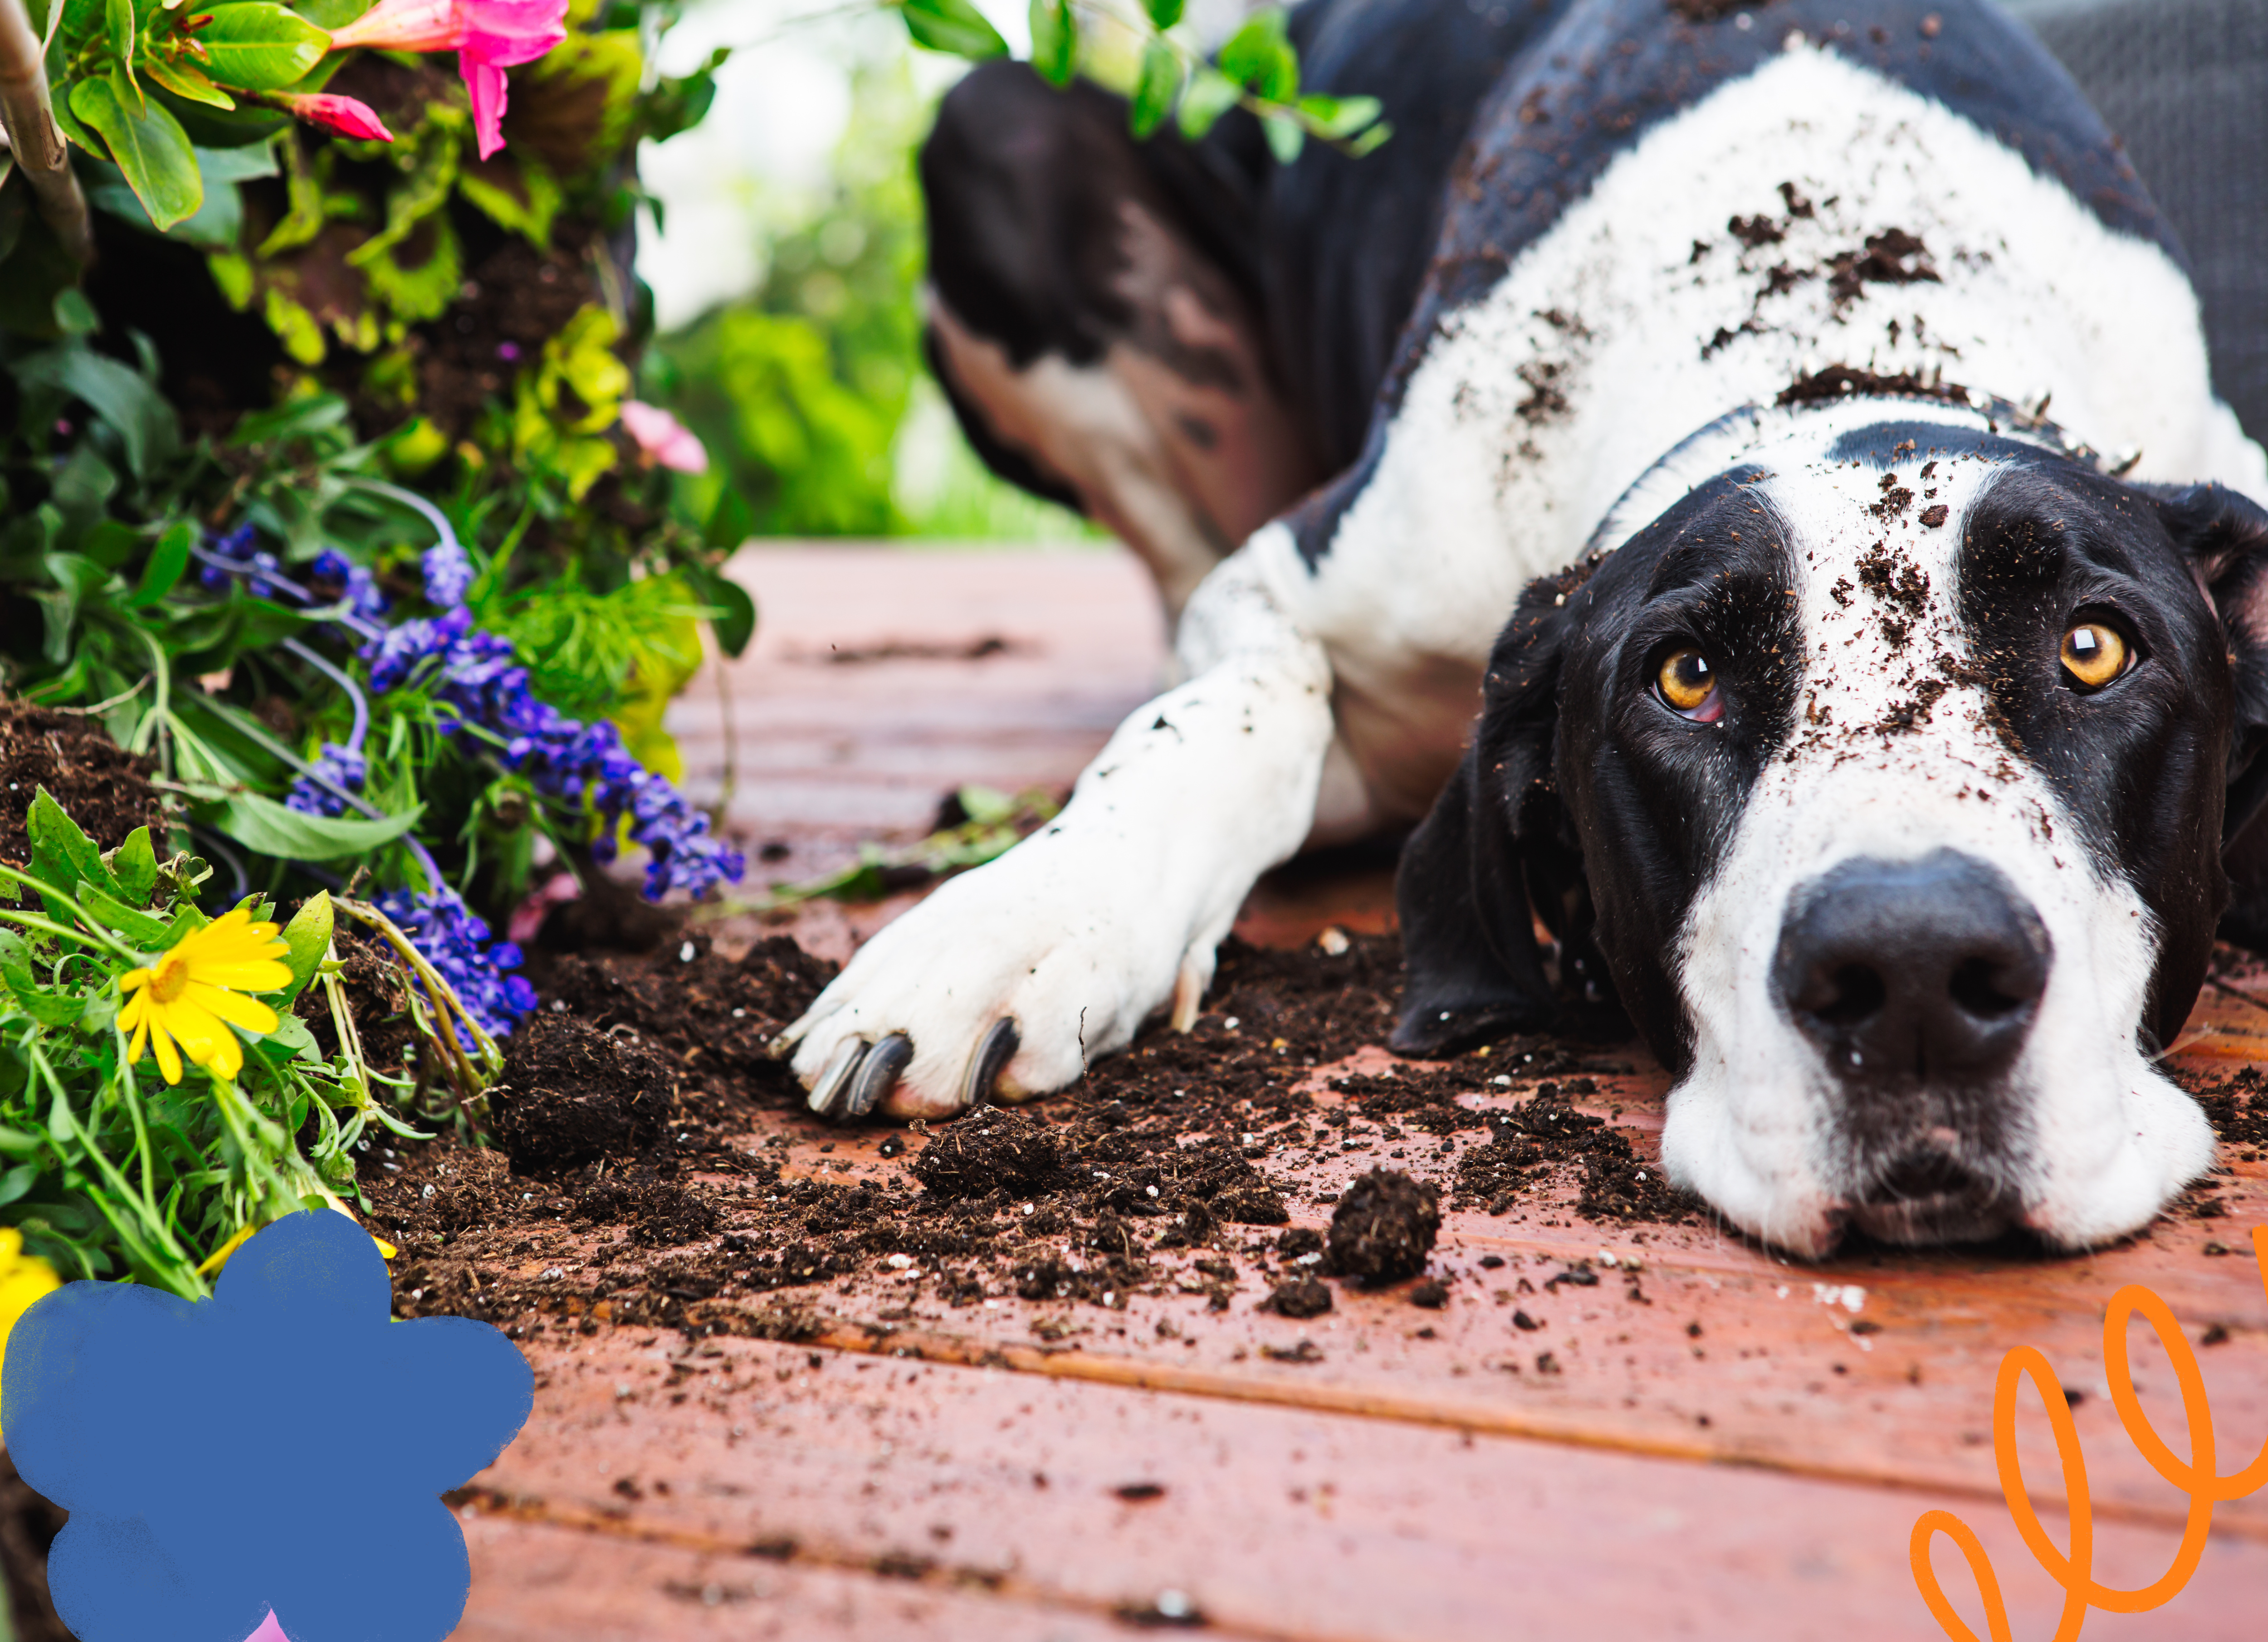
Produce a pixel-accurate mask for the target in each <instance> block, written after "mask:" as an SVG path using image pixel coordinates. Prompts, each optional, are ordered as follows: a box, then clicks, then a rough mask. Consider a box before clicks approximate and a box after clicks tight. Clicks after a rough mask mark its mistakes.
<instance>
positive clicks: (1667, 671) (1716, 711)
mask: <svg viewBox="0 0 2268 1642" xmlns="http://www.w3.org/2000/svg"><path fill="white" fill-rule="evenodd" d="M1653 682H1654V688H1655V689H1657V690H1659V691H1660V692H1661V699H1662V700H1663V701H1664V702H1666V703H1667V704H1668V706H1669V707H1671V708H1673V709H1674V710H1675V711H1676V712H1679V713H1683V715H1685V716H1686V717H1688V718H1690V719H1692V720H1694V721H1695V722H1698V723H1703V724H1710V723H1714V722H1716V721H1717V720H1718V719H1719V717H1721V716H1722V715H1723V714H1724V711H1725V703H1724V699H1723V698H1722V697H1721V696H1719V694H1718V693H1717V671H1716V669H1715V668H1713V667H1712V666H1710V665H1709V658H1708V657H1707V656H1704V655H1703V654H1701V652H1700V651H1698V650H1694V649H1682V650H1672V651H1670V653H1669V654H1668V655H1667V656H1663V657H1662V658H1661V671H1660V672H1658V673H1656V674H1655V675H1654V681H1653Z"/></svg>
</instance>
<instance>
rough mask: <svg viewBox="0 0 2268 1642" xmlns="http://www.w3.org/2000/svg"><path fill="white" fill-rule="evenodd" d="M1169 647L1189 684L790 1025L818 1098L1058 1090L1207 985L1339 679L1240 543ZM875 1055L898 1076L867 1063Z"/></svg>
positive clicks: (922, 1100) (1292, 827)
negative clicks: (1007, 846)
mask: <svg viewBox="0 0 2268 1642" xmlns="http://www.w3.org/2000/svg"><path fill="white" fill-rule="evenodd" d="M1271 528H1273V527H1271ZM1263 539H1264V533H1263ZM1277 557H1278V559H1279V560H1281V559H1285V558H1289V557H1290V555H1288V554H1278V555H1277ZM1177 649H1178V651H1179V654H1180V657H1181V660H1182V663H1183V664H1184V665H1185V666H1186V667H1187V668H1188V670H1189V674H1190V677H1189V682H1187V683H1186V684H1183V685H1181V686H1179V687H1178V688H1176V689H1174V690H1172V691H1169V692H1167V693H1166V694H1164V695H1162V696H1160V697H1159V698H1158V699H1157V700H1154V701H1152V702H1151V703H1149V704H1148V705H1147V706H1145V707H1143V708H1141V709H1140V710H1139V711H1138V712H1137V713H1135V714H1134V715H1132V716H1130V718H1128V719H1127V720H1126V722H1124V723H1123V724H1122V725H1120V726H1119V729H1118V731H1117V733H1116V735H1114V736H1113V737H1111V739H1110V742H1109V744H1108V746H1106V747H1105V748H1104V749H1103V750H1102V752H1101V756H1100V757H1099V758H1097V759H1095V761H1094V763H1093V764H1091V765H1090V766H1087V769H1086V773H1085V774H1083V775H1082V776H1080V778H1079V785H1078V788H1076V790H1075V791H1074V792H1073V794H1072V795H1071V803H1069V804H1068V805H1066V806H1065V807H1064V811H1063V813H1062V814H1061V815H1060V816H1058V817H1057V818H1056V820H1055V821H1054V822H1053V823H1052V824H1051V825H1049V826H1047V827H1046V828H1044V829H1042V831H1041V832H1039V833H1037V834H1035V836H1034V837H1032V838H1030V839H1026V840H1025V841H1024V842H1023V843H1022V844H1020V845H1018V846H1017V847H1015V848H1014V849H1013V850H1011V851H1009V852H1008V854H1005V855H1004V856H1002V857H1001V858H1000V859H999V860H998V861H994V862H992V863H991V864H990V865H989V866H986V867H982V868H979V869H976V871H973V872H970V873H968V874H966V875H964V876H961V877H959V878H955V879H954V880H953V881H951V882H950V883H946V884H944V885H943V886H942V887H940V888H939V890H938V891H937V892H936V893H935V894H933V895H932V896H931V897H930V898H929V899H928V900H926V901H924V902H923V903H922V904H921V905H918V906H917V907H915V908H914V909H913V910H912V911H910V912H909V913H906V915H905V916H904V917H902V918H901V919H899V920H897V921H896V922H895V923H894V924H891V925H889V926H888V927H887V928H885V929H883V930H882V931H881V933H880V934H879V935H876V936H875V937H874V938H873V940H872V941H871V942H868V943H867V944H866V945H865V947H864V948H863V949H860V951H859V952H858V955H857V956H856V957H853V958H852V959H851V963H850V964H849V966H848V967H847V968H845V969H844V970H843V973H842V975H841V976H840V977H838V978H837V979H836V981H835V983H834V985H832V986H829V987H828V989H827V990H826V991H825V992H824V993H821V994H820V996H819V999H818V1001H816V1002H815V1003H814V1004H813V1005H812V1007H811V1009H810V1011H809V1012H808V1013H807V1014H806V1015H804V1017H803V1018H802V1019H801V1020H799V1021H798V1022H797V1023H795V1024H794V1026H792V1028H790V1029H789V1030H788V1031H787V1032H786V1033H785V1034H784V1039H785V1041H786V1042H787V1043H789V1044H792V1045H794V1057H795V1058H794V1065H795V1069H796V1072H797V1074H798V1075H799V1077H801V1078H802V1080H803V1081H804V1082H805V1084H806V1087H809V1088H811V1089H813V1090H814V1106H816V1107H820V1108H821V1109H824V1110H828V1111H829V1112H830V1115H856V1113H857V1112H858V1110H859V1109H861V1108H870V1107H872V1106H874V1105H876V1104H879V1105H880V1107H881V1109H882V1110H885V1111H889V1112H891V1113H894V1114H895V1115H898V1116H902V1117H935V1116H940V1115H944V1114H947V1113H950V1112H953V1111H958V1110H960V1109H961V1107H962V1106H964V1105H966V1104H968V1103H969V1102H970V1101H972V1100H975V1099H983V1098H984V1097H986V1096H990V1095H997V1096H998V1097H999V1098H1002V1099H1005V1100H1020V1099H1024V1098H1026V1097H1027V1096H1032V1095H1035V1094H1039V1093H1042V1092H1044V1091H1046V1090H1049V1089H1061V1088H1063V1087H1064V1086H1065V1085H1067V1084H1070V1083H1072V1082H1074V1081H1077V1080H1078V1078H1079V1075H1080V1073H1081V1071H1082V1070H1083V1069H1084V1067H1085V1066H1086V1062H1087V1061H1089V1060H1090V1059H1093V1058H1094V1057H1095V1056H1097V1055H1101V1054H1103V1053H1106V1052H1109V1051H1112V1050H1116V1049H1119V1048H1122V1047H1123V1046H1124V1045H1125V1044H1126V1043H1127V1042H1128V1041H1129V1040H1130V1038H1131V1037H1133V1036H1134V1032H1135V1030H1136V1029H1137V1028H1138V1027H1139V1026H1140V1025H1141V1023H1142V1022H1143V1021H1144V1019H1145V1017H1147V1016H1148V1015H1151V1014H1152V1012H1153V1011H1155V1010H1157V1009H1159V1008H1162V1007H1164V1006H1165V1005H1166V1004H1167V1002H1168V1001H1169V1000H1179V1001H1180V1002H1181V1003H1182V1005H1184V1006H1186V1005H1188V1004H1189V1003H1192V1002H1193V1001H1194V1000H1195V999H1196V998H1197V997H1198V996H1201V995H1202V993H1203V992H1204V986H1205V985H1206V984H1207V983H1208V982H1209V981H1210V980H1211V976H1212V966H1213V949H1214V948H1215V947H1216V946H1217V945H1218V944H1219V942H1220V940H1221V938H1222V937H1223V936H1224V935H1226V934H1227V933H1228V928H1229V925H1230V923H1231V922H1232V921H1233V920H1234V918H1235V916H1236V912H1237V908H1238V907H1239V906H1240V905H1241V904H1242V902H1243V899H1244V897H1245V893H1246V891H1248V890H1249V889H1250V888H1251V886H1252V884H1253V882H1254V881H1255V880H1256V878H1258V876H1260V875H1261V873H1263V872H1264V871H1266V870H1267V869H1269V868H1270V867H1271V866H1274V865H1275V864H1276V863H1278V861H1285V860H1287V859H1289V858H1290V857H1291V856H1292V854H1293V853H1294V852H1296V851H1297V850H1298V849H1299V847H1300V844H1301V843H1302V841H1303V840H1304V839H1306V837H1307V833H1308V831H1309V829H1310V827H1311V825H1313V823H1314V817H1315V811H1316V800H1317V795H1318V791H1319V789H1320V788H1321V785H1322V773H1323V765H1324V760H1325V757H1326V754H1327V751H1328V749H1329V746H1330V743H1331V707H1330V695H1331V675H1330V666H1329V662H1328V660H1327V659H1326V657H1325V655H1324V651H1323V648H1322V645H1321V644H1320V643H1318V642H1317V641H1315V640H1314V638H1313V637H1312V636H1311V635H1309V634H1307V633H1306V632H1304V631H1303V630H1302V629H1301V627H1300V625H1299V623H1298V622H1297V621H1296V619H1294V618H1293V616H1292V613H1291V612H1290V610H1289V609H1288V608H1287V605H1286V603H1285V600H1284V599H1283V598H1282V597H1280V596H1279V594H1278V592H1277V591H1276V590H1274V589H1273V588H1271V587H1270V585H1269V583H1268V581H1267V578H1266V577H1265V576H1264V575H1263V574H1262V572H1261V570H1260V568H1259V561H1258V559H1257V558H1256V556H1255V555H1254V554H1253V553H1251V552H1250V551H1249V550H1248V551H1246V552H1244V553H1239V554H1238V555H1237V556H1236V557H1234V558H1233V559H1231V560H1230V561H1227V562H1226V563H1225V564H1224V565H1223V566H1222V567H1221V568H1220V569H1219V570H1218V571H1216V572H1215V573H1214V574H1213V575H1211V576H1210V577H1208V578H1207V579H1206V581H1205V582H1204V585H1203V586H1202V587H1200V588H1199V589H1198V590H1197V596H1196V597H1194V598H1193V599H1192V600H1191V601H1190V603H1189V609H1188V612H1187V613H1186V614H1185V616H1184V617H1183V619H1182V628H1181V634H1180V638H1179V641H1178V644H1177ZM1176 1013H1177V1014H1180V1013H1182V1010H1181V1009H1177V1010H1176ZM1002 1022H1007V1023H1012V1030H1013V1053H1005V1051H1006V1049H1007V1046H1008V1045H1009V1043H1010V1042H1011V1037H1010V1032H1009V1031H1004V1030H1000V1029H999V1025H998V1023H1002ZM870 1046H871V1047H870ZM1004 1053H1005V1061H1003V1059H1002V1058H1003V1055H1004ZM876 1057H880V1058H881V1066H882V1067H883V1069H884V1070H885V1071H887V1070H892V1069H895V1070H897V1075H896V1077H895V1081H893V1080H892V1079H891V1078H889V1077H887V1076H886V1075H881V1074H875V1075H866V1074H865V1072H864V1070H863V1068H865V1067H867V1066H868V1065H869V1064H870V1063H872V1062H873V1061H874V1059H875V1058H876ZM900 1068H902V1069H900Z"/></svg>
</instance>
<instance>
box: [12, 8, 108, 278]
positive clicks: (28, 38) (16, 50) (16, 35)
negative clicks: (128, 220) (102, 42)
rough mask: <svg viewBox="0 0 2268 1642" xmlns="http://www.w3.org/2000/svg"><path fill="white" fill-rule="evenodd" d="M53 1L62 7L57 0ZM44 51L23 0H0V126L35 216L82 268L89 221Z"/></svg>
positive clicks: (89, 254)
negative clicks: (35, 206) (51, 94)
mask: <svg viewBox="0 0 2268 1642" xmlns="http://www.w3.org/2000/svg"><path fill="white" fill-rule="evenodd" d="M54 4H55V9H56V10H57V11H61V10H62V9H63V0H54ZM44 55H46V54H45V53H44V52H43V51H42V50H41V49H40V37H39V36H38V35H37V34H35V33H33V32H32V18H31V14H30V13H29V12H28V11H25V9H24V0H0V125H4V126H6V127H7V128H8V146H9V147H10V148H11V149H12V150H15V155H16V163H17V165H20V166H21V167H23V172H24V180H25V181H26V183H28V184H30V185H31V189H32V193H33V195H34V196H35V197H36V198H37V199H38V200H39V202H40V216H43V217H45V218H46V219H47V223H48V227H49V228H52V229H54V230H55V238H57V239H58V240H60V241H62V242H63V250H64V252H65V253H68V254H69V256H70V260H72V261H74V262H76V263H77V264H78V265H79V266H80V267H81V268H85V267H86V266H87V265H88V264H90V263H92V261H93V260H94V224H93V220H92V218H91V217H89V216H87V211H86V196H85V194H81V193H80V192H79V187H78V179H77V177H76V176H74V175H73V174H72V172H71V167H70V149H68V148H67V147H65V146H64V143H63V132H62V131H61V130H59V129H58V128H56V126H55V109H54V106H52V105H51V104H50V103H49V101H48V71H47V68H46V65H45V64H44V62H42V61H41V59H42V58H43V57H44Z"/></svg>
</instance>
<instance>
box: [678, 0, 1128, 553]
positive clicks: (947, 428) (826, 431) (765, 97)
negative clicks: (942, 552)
mask: <svg viewBox="0 0 2268 1642" xmlns="http://www.w3.org/2000/svg"><path fill="white" fill-rule="evenodd" d="M822 4H824V0H817V4H814V0H799V4H781V3H779V0H704V3H700V4H693V5H691V6H689V7H688V9H687V11H686V13H685V16H684V18H683V20H682V21H681V23H680V24H679V25H678V26H677V27H676V28H675V29H674V30H673V31H672V32H671V33H670V34H669V35H668V36H667V37H666V40H665V41H664V42H663V46H662V62H663V67H664V70H665V71H666V72H684V71H685V70H688V69H689V68H691V67H694V66H696V65H697V64H698V62H700V61H701V59H702V58H703V57H704V56H705V55H707V54H708V53H709V52H710V51H711V50H712V49H714V48H717V47H719V46H727V47H731V48H733V56H732V58H731V59H730V60H729V61H728V62H726V63H725V65H724V67H723V68H722V69H721V70H718V76H717V81H718V91H717V100H716V103H715V105H714V106H712V108H711V112H710V114H709V116H708V118H707V119H706V120H705V121H703V122H702V124H700V125H699V126H697V127H696V128H694V129H692V130H690V131H689V132H686V133H685V134H683V135H681V136H677V137H675V138H673V139H671V140H670V141H669V142H667V143H649V144H647V145H646V148H645V150H644V153H643V154H642V155H641V157H640V161H639V165H640V171H641V173H642V176H643V179H644V186H645V187H646V189H647V191H648V193H649V194H651V195H652V202H653V209H652V213H651V215H650V216H647V217H646V218H645V219H644V220H642V221H641V223H640V241H639V247H638V272H639V274H640V275H641V276H642V277H643V278H644V280H645V282H647V284H648V285H649V286H650V287H651V288H652V290H653V293H654V301H655V315H656V322H657V326H658V329H659V340H658V341H657V342H656V343H655V345H654V346H653V347H652V348H651V349H650V350H649V352H648V354H647V356H646V359H645V363H644V367H643V370H644V384H643V392H644V397H645V398H647V399H649V400H652V401H653V402H654V403H656V404H660V405H665V406H666V407H669V408H670V409H671V410H672V411H674V412H675V413H676V414H677V415H678V417H679V418H680V419H681V421H684V422H685V423H686V424H687V426H689V428H691V429H693V431H694V432H695V433H696V434H697V435H698V436H700V438H701V441H702V443H703V444H704V445H706V446H707V447H708V450H709V453H710V458H711V465H710V469H709V472H708V473H705V474H700V475H695V476H689V477H686V478H683V479H681V480H680V481H679V483H680V485H681V487H682V489H681V502H684V503H685V504H686V505H687V506H688V507H689V510H690V517H704V518H705V517H708V512H709V509H710V507H711V505H712V503H713V502H714V500H715V498H716V495H717V494H718V491H719V490H720V489H721V488H722V487H725V486H726V485H728V484H729V485H730V486H731V487H733V489H734V490H736V491H737V492H738V493H739V494H740V496H741V497H742V498H743V499H745V500H746V501H747V503H748V504H749V507H750V509H751V510H752V513H753V516H754V517H753V520H752V527H753V529H754V531H755V533H756V534H758V535H764V536H855V537H867V538H871V537H909V538H930V539H953V540H976V539H983V540H991V541H1002V540H1008V541H1050V540H1060V541H1076V540H1086V539H1094V540H1100V539H1102V538H1101V534H1100V532H1098V531H1094V530H1093V529H1091V528H1090V527H1089V526H1088V525H1087V524H1086V522H1085V521H1083V520H1081V519H1080V518H1079V517H1077V516H1076V515H1073V514H1071V513H1069V512H1067V511H1065V510H1064V509H1061V508H1058V507H1055V506H1053V505H1051V504H1049V503H1047V502H1040V501H1037V500H1035V499H1034V498H1032V497H1030V496H1027V495H1025V494H1024V493H1023V492H1021V491H1020V490H1017V489H1015V488H1013V487H1011V486H1008V485H1006V484H1004V483H1002V482H1001V481H1000V480H997V479H995V478H993V477H992V475H991V474H990V473H988V472H987V471H986V470H985V469H984V467H983V464H982V463H981V462H979V461H978V460H977V458H976V455H975V453H974V452H973V451H970V450H969V448H968V444H967V443H966V442H965V441H964V440H963V439H962V438H961V434H960V430H959V429H957V428H956V427H955V425H954V420H953V414H952V412H951V410H950V409H949V407H947V406H946V402H945V399H944V396H943V395H942V393H940V392H939V390H938V387H937V385H936V383H935V382H934V381H933V380H932V378H931V377H930V376H929V373H928V370H927V368H926V367H925V366H924V363H923V362H922V358H921V312H920V282H921V274H922V262H923V228H922V218H921V191H920V188H919V187H918V185H917V182H916V180H915V176H914V155H915V152H916V150H917V148H918V146H919V144H920V141H921V139H922V137H923V136H924V134H925V133H926V132H927V131H928V129H929V126H930V122H931V121H932V117H933V115H934V113H935V109H936V106H937V101H938V99H939V97H940V96H941V95H942V94H943V93H944V92H945V90H946V87H947V86H949V85H950V84H952V82H953V80H954V78H955V77H957V75H958V74H959V73H960V72H961V65H960V64H959V63H958V62H954V60H952V59H948V58H943V57H939V56H937V55H933V54H927V53H920V52H917V51H915V50H914V49H913V48H912V47H911V46H909V44H908V42H907V39H906V31H905V29H904V27H903V26H902V24H901V23H900V22H899V21H898V19H897V18H896V17H895V15H892V14H890V13H887V12H878V11H872V10H866V11H856V10H853V11H845V10H842V9H835V10H821V9H819V6H820V5H822ZM984 10H985V11H987V12H988V13H989V14H991V15H992V17H993V21H994V22H995V24H996V25H997V26H999V27H1000V29H1001V31H1002V33H1004V34H1006V35H1007V36H1008V38H1009V39H1010V40H1012V41H1020V40H1021V38H1022V36H1023V34H1024V33H1025V32H1026V27H1027V26H1026V25H1025V23H1024V19H1023V18H1022V16H1021V14H1020V12H1021V8H1020V7H1010V6H1006V5H993V4H988V5H986V6H985V7H984ZM657 221H658V223H659V227H658V229H657V226H656V224H657Z"/></svg>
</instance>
